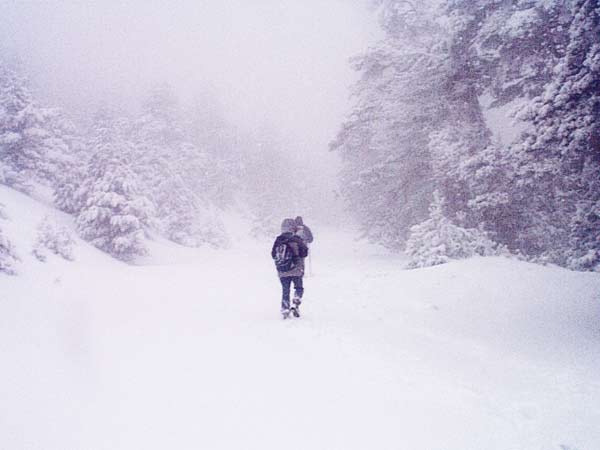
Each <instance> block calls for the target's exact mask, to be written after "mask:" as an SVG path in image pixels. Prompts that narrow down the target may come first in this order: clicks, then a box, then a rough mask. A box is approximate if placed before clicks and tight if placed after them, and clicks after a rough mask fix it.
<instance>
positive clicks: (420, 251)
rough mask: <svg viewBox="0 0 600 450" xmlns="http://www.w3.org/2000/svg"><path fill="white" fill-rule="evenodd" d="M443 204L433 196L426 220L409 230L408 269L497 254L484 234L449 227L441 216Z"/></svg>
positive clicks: (448, 223)
mask: <svg viewBox="0 0 600 450" xmlns="http://www.w3.org/2000/svg"><path fill="white" fill-rule="evenodd" d="M443 204H444V200H443V198H442V196H441V195H440V194H439V193H438V192H437V191H436V192H434V196H433V202H432V204H431V206H430V208H429V218H428V219H427V220H425V221H423V222H422V223H420V224H418V225H415V226H413V227H412V228H411V234H410V237H409V239H408V241H407V243H406V254H407V256H408V257H409V258H410V260H409V264H408V267H409V268H418V267H429V266H435V265H437V264H444V263H447V262H449V261H450V260H453V259H464V258H469V257H471V256H475V255H481V256H490V255H494V254H497V250H496V248H497V245H496V244H495V243H494V242H492V241H491V240H490V239H489V238H488V237H487V236H486V235H485V233H483V232H481V231H479V230H477V229H474V228H470V229H467V228H462V227H460V226H457V225H455V224H453V223H452V222H451V221H450V220H449V219H448V218H447V217H446V216H445V215H444V212H443Z"/></svg>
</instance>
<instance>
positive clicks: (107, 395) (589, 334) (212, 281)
mask: <svg viewBox="0 0 600 450" xmlns="http://www.w3.org/2000/svg"><path fill="white" fill-rule="evenodd" d="M0 189H2V190H1V191H0V196H1V197H0V198H1V199H2V202H3V203H5V205H6V212H7V213H8V215H9V216H10V218H11V222H3V228H4V230H5V232H6V234H7V235H8V237H9V238H11V239H12V240H13V241H14V243H15V244H16V245H17V248H18V250H20V256H21V259H22V263H21V265H20V266H19V267H18V269H19V271H20V274H19V276H17V277H9V276H0V399H1V400H0V448H1V449H9V450H17V449H44V450H51V449H57V450H65V449H90V450H95V449H106V450H108V449H110V450H118V449H124V450H133V449H144V450H149V449H177V450H179V449H211V450H218V449H257V450H258V449H261V450H268V449H279V448H285V449H302V450H308V449H311V450H316V449H323V450H337V449H339V450H352V449H361V450H365V449H378V450H379V449H381V450H383V449H423V450H435V449H440V450H441V449H444V450H468V449H473V450H487V449H502V450H509V449H510V450H517V449H523V450H538V449H539V450H546V449H548V450H550V449H555V450H561V449H562V450H564V449H569V450H575V449H577V450H594V449H600V275H598V274H591V273H574V272H569V271H566V270H563V269H558V268H552V267H550V268H549V267H541V266H536V265H532V264H527V263H523V262H519V261H513V260H507V259H502V258H480V259H472V260H468V261H461V262H456V263H452V264H447V265H443V266H437V267H434V268H430V269H419V270H412V271H407V270H403V269H402V268H403V265H404V261H403V260H402V259H400V258H399V257H397V256H392V255H389V254H387V253H386V252H385V251H383V250H381V249H379V248H376V247H371V246H368V245H366V244H364V243H358V242H355V241H354V240H353V238H352V235H351V234H350V233H346V232H344V233H339V232H337V233H336V232H334V231H333V230H330V229H329V230H328V229H320V228H319V227H318V226H314V229H313V231H314V232H315V235H316V243H315V245H314V247H313V254H312V272H313V275H312V276H309V277H307V278H306V280H305V286H306V295H305V302H304V304H303V311H302V312H303V317H302V318H301V319H294V320H288V321H282V320H281V319H280V317H279V304H278V303H279V292H280V287H279V282H278V280H277V278H276V276H275V273H274V268H273V264H272V262H271V260H270V255H269V251H270V245H271V242H268V241H265V242H260V241H257V240H251V239H240V238H239V236H242V235H243V233H241V231H242V230H239V231H240V234H239V235H238V237H237V238H236V239H234V242H233V245H232V248H231V249H229V250H225V251H216V250H208V249H198V250H184V249H179V248H178V247H173V246H169V245H167V244H165V243H155V244H154V249H153V250H154V251H153V254H154V255H155V260H154V261H152V262H153V264H151V265H145V266H129V265H125V264H122V263H120V262H117V261H115V260H112V259H110V258H108V257H107V256H105V255H104V254H102V253H100V252H98V251H96V250H95V249H93V248H91V247H89V246H88V245H86V244H85V243H83V242H81V241H79V245H78V246H77V248H76V251H75V256H76V258H77V259H76V261H75V262H74V263H71V262H67V261H63V260H60V259H58V258H56V257H51V258H49V260H48V262H47V263H41V262H38V261H36V260H35V259H34V258H33V257H32V256H30V255H28V253H27V252H28V245H29V246H30V243H29V242H30V241H32V240H33V239H34V233H35V225H36V223H37V222H39V220H40V219H41V217H43V216H44V215H45V214H50V215H52V216H53V217H55V218H56V219H57V220H59V221H61V222H62V223H63V224H65V225H66V226H71V224H70V221H69V218H68V217H67V216H62V215H60V214H59V213H57V212H56V211H54V210H53V209H51V208H49V207H47V206H44V205H41V204H39V203H38V202H36V201H34V200H31V199H29V198H28V197H25V196H22V195H20V194H16V193H13V192H12V191H9V190H7V189H5V188H0ZM310 225H313V224H310ZM156 255H158V256H156ZM161 261H168V264H161V263H160V262H161Z"/></svg>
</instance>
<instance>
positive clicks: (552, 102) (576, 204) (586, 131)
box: [519, 0, 600, 269]
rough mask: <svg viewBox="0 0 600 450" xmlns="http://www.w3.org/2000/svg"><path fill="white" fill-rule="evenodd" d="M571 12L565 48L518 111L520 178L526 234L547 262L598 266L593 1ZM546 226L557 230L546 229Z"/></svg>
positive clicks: (599, 80)
mask: <svg viewBox="0 0 600 450" xmlns="http://www.w3.org/2000/svg"><path fill="white" fill-rule="evenodd" d="M571 17H572V18H571V21H570V24H569V27H568V29H567V30H568V31H567V35H568V45H567V46H566V51H565V55H564V56H563V57H562V58H561V60H560V62H559V64H558V65H557V66H556V68H555V69H554V75H553V80H552V82H551V83H549V84H548V85H547V86H546V88H545V90H544V92H543V93H542V94H541V95H540V96H539V97H537V98H536V99H534V102H533V105H532V107H531V108H530V110H529V111H527V113H526V114H525V115H524V118H525V119H526V120H529V121H530V122H531V123H532V124H533V127H532V131H531V132H529V133H528V134H526V135H525V136H524V141H523V143H522V144H521V146H520V147H519V150H520V152H521V155H520V156H521V160H520V167H519V172H520V174H522V176H521V177H520V180H519V181H520V182H521V184H522V185H523V186H524V187H525V188H526V193H527V199H528V201H527V207H528V209H530V210H531V211H532V212H534V214H535V215H536V216H537V217H539V225H538V226H537V227H532V228H531V231H530V234H531V235H532V239H535V241H536V242H539V247H540V250H541V251H543V252H547V253H551V254H553V255H555V256H553V258H552V259H554V262H558V263H560V264H565V263H568V264H570V265H571V266H572V267H575V268H587V269H593V268H598V267H600V241H599V240H598V237H597V236H598V235H599V233H600V216H599V215H598V210H599V208H600V206H599V205H600V183H599V182H598V173H599V172H600V123H599V122H598V117H600V6H599V4H598V1H597V0H576V1H574V2H573V4H572V16H571ZM550 226H554V227H556V228H557V229H558V231H557V232H556V233H549V232H548V229H549V228H550ZM557 242H560V243H562V245H561V246H560V247H559V248H558V249H557ZM556 250H559V252H558V254H557V253H556Z"/></svg>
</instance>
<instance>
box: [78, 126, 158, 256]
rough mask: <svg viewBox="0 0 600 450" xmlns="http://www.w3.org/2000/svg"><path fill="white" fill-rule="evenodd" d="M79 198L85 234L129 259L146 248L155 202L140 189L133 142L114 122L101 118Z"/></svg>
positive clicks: (92, 240) (109, 250) (98, 243)
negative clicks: (133, 161) (132, 165)
mask: <svg viewBox="0 0 600 450" xmlns="http://www.w3.org/2000/svg"><path fill="white" fill-rule="evenodd" d="M90 146H91V148H92V150H93V157H92V158H91V159H90V161H89V162H88V163H87V166H86V170H85V175H84V179H83V181H82V183H81V186H80V187H79V188H78V193H77V198H78V201H80V202H81V204H82V207H81V209H80V211H79V213H78V216H77V230H78V232H79V234H80V235H81V237H83V238H84V239H86V240H88V241H90V242H91V243H92V244H93V245H95V246H96V247H98V248H100V249H101V250H104V251H106V252H107V253H109V254H111V255H113V256H115V257H117V258H119V259H122V260H125V261H129V260H132V259H134V258H135V257H136V256H138V255H143V254H144V253H146V246H145V243H144V241H145V237H146V236H145V235H146V232H147V230H148V229H149V228H150V222H151V217H152V206H151V204H150V203H149V201H148V200H147V199H146V197H145V196H144V195H143V194H142V193H141V191H140V187H139V184H138V178H137V176H136V174H135V173H134V172H133V171H132V170H131V169H130V168H129V167H130V160H129V156H130V155H131V154H132V149H131V146H130V144H129V143H128V142H127V141H125V140H124V139H122V138H121V136H120V135H119V133H118V132H117V130H115V129H114V123H113V124H112V125H111V122H110V120H100V119H99V120H98V122H97V123H96V126H95V128H94V132H93V133H92V138H91V142H90Z"/></svg>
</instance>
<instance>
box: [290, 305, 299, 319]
mask: <svg viewBox="0 0 600 450" xmlns="http://www.w3.org/2000/svg"><path fill="white" fill-rule="evenodd" d="M292 314H293V315H294V317H300V310H299V309H298V307H297V306H293V307H292Z"/></svg>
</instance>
